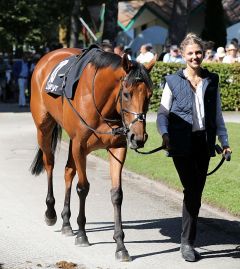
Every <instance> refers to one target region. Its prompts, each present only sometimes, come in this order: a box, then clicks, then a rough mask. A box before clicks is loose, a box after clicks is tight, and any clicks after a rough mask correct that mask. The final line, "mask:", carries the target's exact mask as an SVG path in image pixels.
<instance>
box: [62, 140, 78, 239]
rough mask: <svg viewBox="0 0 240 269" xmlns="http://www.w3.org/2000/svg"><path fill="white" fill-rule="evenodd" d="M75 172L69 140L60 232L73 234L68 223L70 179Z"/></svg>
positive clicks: (69, 214)
mask: <svg viewBox="0 0 240 269" xmlns="http://www.w3.org/2000/svg"><path fill="white" fill-rule="evenodd" d="M75 174H76V167H75V163H74V160H73V156H72V141H71V140H70V144H69V151H68V160H67V164H66V167H65V188H66V189H65V199H64V207H63V211H62V214H61V216H62V219H63V225H62V234H65V235H73V231H72V227H71V224H70V221H69V219H70V217H71V210H70V200H71V189H72V181H73V178H74V176H75Z"/></svg>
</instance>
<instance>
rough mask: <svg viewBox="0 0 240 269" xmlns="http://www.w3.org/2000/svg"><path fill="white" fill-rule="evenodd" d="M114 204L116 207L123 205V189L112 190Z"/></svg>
mask: <svg viewBox="0 0 240 269" xmlns="http://www.w3.org/2000/svg"><path fill="white" fill-rule="evenodd" d="M110 192H111V199H112V203H113V204H114V205H115V204H116V205H121V204H122V200H123V192H122V189H121V188H114V189H111V191H110Z"/></svg>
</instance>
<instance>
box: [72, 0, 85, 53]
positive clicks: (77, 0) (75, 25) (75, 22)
mask: <svg viewBox="0 0 240 269" xmlns="http://www.w3.org/2000/svg"><path fill="white" fill-rule="evenodd" d="M81 5H82V1H81V0H74V5H73V9H72V15H71V33H70V47H73V48H77V47H79V42H78V38H79V33H80V22H79V17H80V7H81Z"/></svg>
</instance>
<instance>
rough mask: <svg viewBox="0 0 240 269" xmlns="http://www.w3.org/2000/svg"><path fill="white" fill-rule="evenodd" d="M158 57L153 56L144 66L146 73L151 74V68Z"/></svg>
mask: <svg viewBox="0 0 240 269" xmlns="http://www.w3.org/2000/svg"><path fill="white" fill-rule="evenodd" d="M157 58H158V55H157V54H155V55H154V58H153V59H152V60H151V61H150V62H149V63H146V64H144V66H145V68H146V69H147V71H148V72H151V70H152V68H153V66H154V65H155V63H156V61H157Z"/></svg>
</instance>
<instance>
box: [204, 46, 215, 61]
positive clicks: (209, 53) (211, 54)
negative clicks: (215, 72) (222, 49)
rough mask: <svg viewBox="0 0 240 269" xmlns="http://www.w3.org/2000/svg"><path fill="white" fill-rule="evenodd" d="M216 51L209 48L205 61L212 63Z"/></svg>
mask: <svg viewBox="0 0 240 269" xmlns="http://www.w3.org/2000/svg"><path fill="white" fill-rule="evenodd" d="M214 56H215V52H214V51H213V49H207V50H206V51H205V55H204V58H203V62H204V63H211V62H213V61H214Z"/></svg>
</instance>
